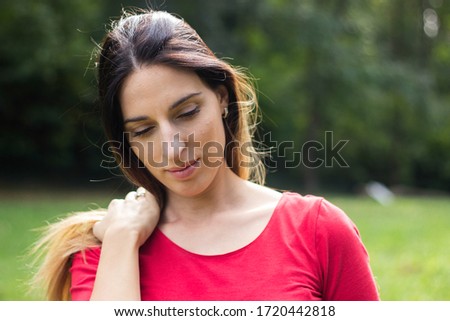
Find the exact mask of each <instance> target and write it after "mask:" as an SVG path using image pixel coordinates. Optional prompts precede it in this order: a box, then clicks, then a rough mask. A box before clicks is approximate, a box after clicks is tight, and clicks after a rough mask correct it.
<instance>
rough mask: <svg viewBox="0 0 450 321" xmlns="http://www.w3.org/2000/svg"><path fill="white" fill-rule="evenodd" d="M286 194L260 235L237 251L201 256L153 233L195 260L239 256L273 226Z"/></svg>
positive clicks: (158, 231)
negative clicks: (195, 258)
mask: <svg viewBox="0 0 450 321" xmlns="http://www.w3.org/2000/svg"><path fill="white" fill-rule="evenodd" d="M288 194H292V193H291V192H283V193H282V194H281V197H280V199H279V200H278V203H277V205H276V206H275V208H274V210H273V211H272V214H271V216H270V219H269V221H268V222H267V224H266V226H265V227H264V229H263V230H262V231H261V233H259V234H258V236H257V237H256V238H255V239H253V240H252V241H251V242H249V243H248V244H246V245H244V246H242V247H240V248H238V249H236V250H232V251H230V252H226V253H221V254H201V253H195V252H192V251H189V250H187V249H185V248H183V247H181V246H180V245H178V244H177V243H175V242H174V241H172V240H171V239H170V238H169V237H168V236H166V235H165V234H164V233H163V232H162V231H161V230H160V229H159V227H156V228H155V232H156V233H157V234H158V235H159V236H160V237H162V239H163V240H164V241H165V242H166V243H168V244H170V246H171V247H172V248H175V249H176V250H177V251H179V252H182V253H184V254H187V255H189V256H194V257H197V258H203V259H214V258H223V257H227V256H232V255H236V254H239V253H240V252H242V251H245V250H247V249H248V248H250V247H252V246H253V245H254V244H255V243H258V241H259V240H260V239H262V238H263V236H264V234H267V233H268V232H267V231H268V230H269V229H270V227H271V225H273V221H274V220H275V218H276V216H277V215H276V214H277V212H278V211H279V209H280V208H281V207H282V206H283V204H284V202H285V199H286V196H287V195H288Z"/></svg>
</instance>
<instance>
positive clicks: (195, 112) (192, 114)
mask: <svg viewBox="0 0 450 321" xmlns="http://www.w3.org/2000/svg"><path fill="white" fill-rule="evenodd" d="M199 111H200V109H199V108H198V106H195V108H193V109H191V110H190V111H188V112H185V113H183V114H181V115H179V116H178V117H177V118H186V117H191V116H194V115H195V114H197V113H198V112H199Z"/></svg>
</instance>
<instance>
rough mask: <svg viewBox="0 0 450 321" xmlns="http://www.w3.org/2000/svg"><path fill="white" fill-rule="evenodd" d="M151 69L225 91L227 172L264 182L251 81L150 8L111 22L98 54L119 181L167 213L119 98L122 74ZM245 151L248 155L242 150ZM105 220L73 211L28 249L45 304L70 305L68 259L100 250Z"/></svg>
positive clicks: (184, 26) (182, 25) (104, 115)
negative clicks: (183, 74) (129, 135)
mask: <svg viewBox="0 0 450 321" xmlns="http://www.w3.org/2000/svg"><path fill="white" fill-rule="evenodd" d="M152 64H162V65H166V66H170V67H173V68H179V69H184V70H187V71H192V72H194V73H196V74H197V75H198V76H199V78H200V79H201V80H202V81H203V82H204V83H205V84H206V85H208V86H209V87H210V88H211V89H215V88H217V87H218V86H220V85H223V86H225V87H226V89H227V91H228V95H229V104H228V111H229V113H228V116H227V117H226V118H224V120H223V122H224V130H225V137H226V149H225V159H226V163H227V166H229V167H230V168H231V170H232V171H233V172H234V173H235V174H236V175H238V176H239V177H241V178H243V179H246V180H251V181H254V182H256V183H258V184H261V185H262V184H264V177H265V170H264V166H263V163H262V161H261V159H260V155H259V153H258V152H257V151H256V149H255V148H254V145H253V135H254V133H255V129H256V123H257V119H258V118H257V110H258V105H257V99H256V94H255V89H254V85H253V82H252V79H251V78H250V77H248V76H247V74H246V73H245V72H244V71H243V70H242V69H240V68H236V67H233V66H231V65H230V64H229V63H227V62H225V61H224V60H222V59H219V58H218V57H217V56H216V55H215V54H214V53H213V52H212V51H211V49H210V48H209V47H208V46H207V45H206V44H205V43H204V41H203V40H202V39H201V38H200V36H199V35H198V34H197V32H196V31H195V30H194V29H193V28H192V27H191V26H189V24H188V23H186V22H185V21H184V20H183V19H180V18H178V17H176V16H174V15H172V14H169V13H167V12H164V11H153V10H142V11H139V12H136V11H133V12H130V11H128V12H124V14H123V15H122V17H121V18H120V19H119V20H117V21H114V22H113V23H112V25H111V28H110V30H109V31H108V32H107V34H106V36H105V38H104V40H103V41H102V43H101V44H100V46H99V50H98V61H97V79H98V93H99V102H100V110H101V119H102V125H103V128H104V131H105V134H106V138H107V140H108V143H109V144H110V148H109V150H111V151H113V154H114V156H115V158H116V162H117V163H118V165H119V166H120V168H121V171H122V172H123V174H124V176H125V177H126V178H127V179H128V180H129V181H130V182H131V183H132V184H134V185H135V186H142V187H144V188H145V189H147V190H148V191H149V192H151V193H152V194H153V195H155V197H156V199H157V201H158V203H159V205H160V207H161V208H163V207H164V205H165V189H164V186H163V185H162V184H161V183H160V182H159V181H158V180H156V179H155V178H154V177H153V176H152V175H151V174H150V172H149V171H148V170H147V169H146V168H145V166H144V165H143V164H142V163H141V161H140V159H139V158H138V157H137V156H136V155H135V154H134V153H133V152H132V149H131V148H130V146H129V142H128V141H127V140H126V139H124V137H125V136H124V126H123V116H122V110H121V106H120V100H119V92H120V88H121V85H122V84H123V82H124V80H125V79H126V78H127V76H129V75H130V74H131V73H132V72H133V71H134V70H137V69H138V68H141V67H144V66H148V65H152ZM243 146H245V153H243V152H242V151H241V148H242V147H243ZM242 164H245V166H242ZM105 214H106V210H103V209H99V210H95V211H88V212H80V213H73V214H71V215H69V216H68V217H65V218H63V219H61V220H60V221H58V222H57V223H53V224H50V225H49V226H48V227H47V228H46V229H45V232H44V233H43V236H42V238H41V239H40V240H38V242H37V243H36V244H35V245H34V246H33V248H32V250H31V252H32V254H34V255H35V258H36V260H35V261H34V262H35V266H38V269H37V271H36V272H35V274H34V277H33V280H32V283H33V287H34V288H41V289H43V291H44V293H45V295H46V297H47V299H49V300H70V282H71V280H70V273H69V269H70V265H71V257H72V255H73V254H74V253H76V252H80V251H81V252H82V251H83V250H84V249H86V248H87V247H92V246H100V243H99V241H98V240H97V239H96V238H95V236H94V235H93V232H92V228H93V226H94V224H95V222H97V221H98V220H101V219H102V217H103V216H104V215H105Z"/></svg>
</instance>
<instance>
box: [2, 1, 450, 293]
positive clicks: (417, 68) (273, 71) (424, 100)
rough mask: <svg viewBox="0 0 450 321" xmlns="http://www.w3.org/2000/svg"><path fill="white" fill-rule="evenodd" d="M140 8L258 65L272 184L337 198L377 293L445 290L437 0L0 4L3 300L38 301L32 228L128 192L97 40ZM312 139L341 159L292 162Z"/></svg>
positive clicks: (445, 96)
mask: <svg viewBox="0 0 450 321" xmlns="http://www.w3.org/2000/svg"><path fill="white" fill-rule="evenodd" d="M149 6H150V7H152V8H154V9H161V10H166V11H169V12H171V13H176V14H178V15H180V16H181V17H183V18H184V19H185V20H186V21H187V22H188V23H189V24H191V25H192V26H193V27H194V29H196V30H197V31H198V33H199V34H200V36H201V37H202V38H203V39H204V40H205V42H206V43H207V44H208V45H209V46H210V48H211V49H212V50H213V51H214V52H215V53H216V54H217V56H219V57H222V58H225V59H227V61H228V62H230V63H231V64H233V65H236V66H243V67H246V68H247V69H248V71H249V72H250V73H251V74H252V75H253V77H254V78H255V79H256V81H257V87H258V95H259V99H260V106H261V111H262V114H263V118H262V123H261V128H260V131H259V139H260V141H261V142H262V143H264V145H263V146H264V147H265V148H271V149H272V150H273V152H272V154H271V156H270V157H268V158H267V159H266V163H267V165H268V167H269V175H268V185H269V186H273V187H276V188H280V189H290V190H295V191H297V192H300V193H303V194H318V195H323V196H326V197H327V198H329V199H330V200H331V201H333V202H334V203H336V204H337V205H338V206H340V207H342V208H343V209H344V210H345V211H346V212H347V213H348V214H349V216H350V217H351V218H352V219H353V220H354V221H355V223H356V224H357V225H358V227H359V229H360V232H361V234H362V237H363V241H364V242H365V244H366V246H367V248H368V250H369V253H370V255H371V260H372V266H373V269H374V273H375V275H376V277H377V280H378V282H379V286H380V293H381V295H382V299H386V300H450V272H449V269H448V266H450V259H449V252H448V249H447V248H446V247H445V244H450V236H448V234H449V233H448V228H449V227H450V217H449V215H450V197H449V193H450V92H449V90H448V88H449V86H450V77H448V75H449V73H450V1H448V0H367V1H358V0H297V1H296V0H289V1H288V0H262V1H255V0H228V1H206V0H190V1H182V0H165V1H162V0H161V1H127V0H122V1H111V0H108V1H107V0H96V1H92V0H78V1H62V0H33V1H32V0H21V1H5V0H1V2H0V21H1V23H0V39H1V45H0V128H1V135H0V157H1V158H0V250H1V252H0V300H25V299H36V297H35V296H33V295H28V294H26V291H25V290H26V285H24V284H25V281H26V279H27V276H28V275H29V273H30V272H29V270H28V267H27V260H26V259H24V258H23V255H24V254H25V252H26V248H27V246H29V245H30V244H31V243H32V242H33V240H35V239H36V237H37V234H36V233H33V232H30V230H31V229H33V228H37V227H39V226H42V225H44V224H45V222H47V221H52V220H55V219H56V218H57V217H60V216H61V215H64V214H65V213H68V212H70V211H77V210H86V209H88V208H91V207H95V206H106V205H107V204H108V202H109V200H110V199H111V198H112V197H122V196H123V194H124V193H126V191H128V190H129V189H130V188H131V187H130V186H129V185H128V184H127V183H126V182H125V181H124V179H123V177H122V176H121V175H120V173H119V172H117V171H114V170H110V169H105V168H104V167H102V166H100V164H101V162H102V160H105V155H104V153H105V150H104V148H102V144H103V143H104V141H105V139H104V136H103V133H102V128H101V125H100V122H99V114H98V106H97V101H96V80H95V68H94V67H95V59H96V57H95V53H94V49H95V47H96V44H97V43H99V42H101V40H102V37H103V35H104V33H105V29H106V28H107V27H108V25H109V22H110V21H111V19H114V18H117V17H118V16H120V14H121V10H122V8H129V7H140V8H147V7H149ZM327 132H332V135H333V137H332V141H331V142H330V139H329V138H330V137H329V136H327V134H326V133H327ZM283 141H291V142H292V145H289V146H292V148H283V152H280V150H279V148H280V145H279V144H280V143H281V142H283ZM308 141H309V142H310V141H316V142H319V143H321V144H322V145H323V146H325V147H326V146H328V147H331V148H333V147H336V149H335V151H338V152H339V155H340V156H341V157H342V159H343V160H344V161H345V164H344V163H342V162H339V161H338V160H337V159H336V158H334V159H332V158H331V156H332V155H334V154H333V153H332V152H330V148H328V149H327V148H324V149H323V150H317V151H316V153H315V154H313V155H310V156H311V157H312V158H313V159H323V160H325V161H326V162H325V163H326V164H325V163H323V164H322V166H305V164H300V163H299V154H298V153H299V152H301V151H302V146H304V144H305V142H308ZM340 142H341V143H340ZM343 142H346V143H345V145H342V144H343ZM326 150H327V151H328V152H329V154H328V156H327V155H326V154H325V151H326ZM300 158H301V157H300ZM303 160H304V158H303ZM325 165H326V166H325ZM342 165H347V166H342ZM312 167H314V168H312ZM369 182H377V185H375V188H373V187H374V185H373V184H371V185H368V183H369ZM376 187H379V188H378V189H377V188H376ZM364 195H370V196H372V198H370V197H367V196H364Z"/></svg>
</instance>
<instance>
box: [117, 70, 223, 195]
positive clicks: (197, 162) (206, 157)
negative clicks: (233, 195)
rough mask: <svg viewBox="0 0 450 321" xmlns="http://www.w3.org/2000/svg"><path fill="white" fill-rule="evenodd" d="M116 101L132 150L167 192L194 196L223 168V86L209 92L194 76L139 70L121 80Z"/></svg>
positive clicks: (192, 73)
mask: <svg viewBox="0 0 450 321" xmlns="http://www.w3.org/2000/svg"><path fill="white" fill-rule="evenodd" d="M120 103H121V106H122V114H123V118H124V129H125V132H126V137H127V138H128V140H129V142H130V146H131V148H132V150H133V152H134V153H135V154H136V155H137V156H138V157H139V159H140V160H141V161H142V163H143V164H144V165H145V167H146V168H147V169H148V170H149V171H150V173H151V174H152V175H153V176H154V177H155V178H156V179H158V180H159V181H160V182H161V183H162V184H163V185H164V186H165V187H166V188H167V190H168V192H169V193H170V192H173V193H176V194H179V195H183V196H195V195H199V194H201V193H202V192H203V191H205V190H206V189H207V188H208V187H209V186H211V184H212V183H213V181H214V179H215V178H216V177H217V173H218V171H219V170H221V168H224V166H225V160H224V150H225V143H226V142H225V131H224V125H223V122H222V114H223V111H224V108H225V107H227V106H228V92H227V90H226V88H225V87H224V86H220V87H219V88H218V89H216V90H212V89H211V88H209V87H208V86H207V85H206V84H205V83H204V82H203V81H202V80H201V79H200V78H199V77H198V76H197V74H195V73H194V72H190V71H185V70H182V69H175V68H172V67H168V66H164V65H151V66H143V67H142V68H140V69H138V70H136V71H134V72H133V73H132V74H131V75H130V76H128V77H127V78H126V79H125V81H124V84H123V86H122V88H121V92H120Z"/></svg>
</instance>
